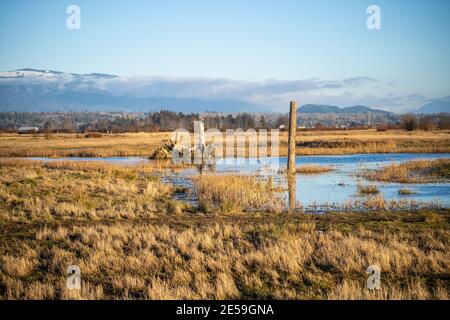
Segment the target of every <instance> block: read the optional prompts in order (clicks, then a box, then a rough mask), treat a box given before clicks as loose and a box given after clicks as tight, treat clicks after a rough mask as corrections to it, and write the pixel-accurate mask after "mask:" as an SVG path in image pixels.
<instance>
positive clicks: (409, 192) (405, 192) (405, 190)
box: [398, 188, 415, 195]
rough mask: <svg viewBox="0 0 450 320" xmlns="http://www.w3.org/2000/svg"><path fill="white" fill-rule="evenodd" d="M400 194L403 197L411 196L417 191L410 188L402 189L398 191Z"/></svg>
mask: <svg viewBox="0 0 450 320" xmlns="http://www.w3.org/2000/svg"><path fill="white" fill-rule="evenodd" d="M398 194H401V195H410V194H415V191H414V190H411V189H409V188H401V189H399V190H398Z"/></svg>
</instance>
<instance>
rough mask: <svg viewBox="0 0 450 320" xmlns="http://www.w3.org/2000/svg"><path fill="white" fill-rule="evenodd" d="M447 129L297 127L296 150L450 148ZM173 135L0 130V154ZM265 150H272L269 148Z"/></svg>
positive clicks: (114, 145) (283, 146)
mask: <svg viewBox="0 0 450 320" xmlns="http://www.w3.org/2000/svg"><path fill="white" fill-rule="evenodd" d="M449 133H450V132H449V131H430V132H424V131H416V132H406V131H402V130H393V131H385V132H377V131H376V130H355V131H312V132H298V134H297V145H298V147H297V154H299V155H326V154H336V155H338V154H355V153H404V152H413V153H420V152H426V153H434V152H449V151H450V138H449ZM171 135H172V133H127V134H111V135H107V134H104V135H102V136H101V137H99V138H96V139H86V138H85V137H84V135H76V134H58V135H52V136H50V137H46V136H45V135H18V134H0V157H31V156H34V157H38V156H42V157H71V156H72V157H114V156H150V155H151V154H152V153H153V151H154V150H155V149H156V148H157V147H159V146H160V145H161V143H162V142H164V141H169V139H170V138H171ZM218 142H220V140H219V141H218ZM256 144H257V143H256ZM256 144H255V145H256ZM223 145H225V143H223ZM247 149H248V142H247V143H246V151H242V150H237V151H236V152H247V153H248V150H247ZM268 154H269V155H270V154H271V151H270V148H269V150H268ZM285 155H287V133H286V132H281V133H280V156H285Z"/></svg>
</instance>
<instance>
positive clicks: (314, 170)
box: [295, 165, 333, 174]
mask: <svg viewBox="0 0 450 320" xmlns="http://www.w3.org/2000/svg"><path fill="white" fill-rule="evenodd" d="M332 170H333V167H329V166H319V165H303V166H299V167H297V168H296V169H295V171H296V172H297V173H301V174H320V173H327V172H330V171H332Z"/></svg>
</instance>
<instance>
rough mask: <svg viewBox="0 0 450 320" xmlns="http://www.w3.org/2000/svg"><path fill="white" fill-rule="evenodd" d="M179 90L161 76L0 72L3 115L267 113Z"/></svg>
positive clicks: (34, 70)
mask: <svg viewBox="0 0 450 320" xmlns="http://www.w3.org/2000/svg"><path fill="white" fill-rule="evenodd" d="M176 86H177V83H175V82H174V81H173V80H171V79H162V78H134V77H119V76H116V75H109V74H102V73H90V74H75V73H65V72H60V71H52V70H37V69H20V70H14V71H7V72H0V112H6V111H8V112H14V111H17V112H54V111H85V110H88V111H125V112H132V111H140V112H142V111H144V112H146V111H154V110H160V109H166V110H172V111H184V112H204V111H211V110H220V111H222V112H254V111H258V112H261V110H264V107H261V106H256V105H254V104H252V103H248V102H245V101H235V100H228V99H222V98H216V97H208V96H207V95H205V96H204V97H200V98H199V97H198V95H196V96H190V95H191V93H190V92H183V91H182V90H180V89H179V88H176ZM191 87H192V86H191ZM194 89H195V90H201V89H202V88H194ZM190 91H192V88H190Z"/></svg>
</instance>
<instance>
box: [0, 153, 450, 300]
mask: <svg viewBox="0 0 450 320" xmlns="http://www.w3.org/2000/svg"><path fill="white" fill-rule="evenodd" d="M160 177H161V172H160V171H159V168H158V167H154V166H153V165H147V166H141V167H138V168H127V167H120V166H115V165H110V164H101V163H70V162H65V161H58V162H55V163H51V164H45V163H41V162H31V161H13V160H2V161H0V299H183V298H184V299H257V298H258V299H448V298H449V295H450V282H449V276H450V256H449V255H448V252H449V250H450V210H448V209H445V210H434V209H428V210H400V211H395V212H393V211H390V210H384V209H379V210H375V211H367V212H357V213H346V212H340V213H331V212H330V213H327V214H320V215H307V214H300V213H299V214H286V213H284V212H279V211H277V210H274V211H272V212H267V211H266V210H262V209H261V210H258V211H255V212H245V211H243V210H242V209H243V208H244V207H245V206H247V205H249V204H250V205H252V206H253V205H254V204H266V203H267V201H269V199H272V203H275V202H276V201H275V198H273V197H274V196H275V194H271V193H270V192H268V193H267V195H264V194H262V192H261V190H262V189H261V188H262V187H264V188H266V187H267V185H266V184H267V183H269V184H270V182H267V181H266V182H264V181H260V180H258V179H256V178H255V177H252V176H231V177H218V176H213V177H208V176H204V177H203V178H202V179H206V180H203V181H202V180H201V179H200V180H199V181H198V182H197V192H199V193H200V194H199V196H200V197H204V198H203V202H205V203H206V206H209V208H211V209H210V210H206V211H204V210H203V207H204V205H199V206H196V205H190V204H187V203H183V202H179V201H177V200H174V199H173V198H172V196H173V195H174V194H176V193H178V192H180V190H177V188H174V187H172V186H170V185H167V184H163V183H161V182H160ZM207 179H215V181H220V183H218V186H217V187H214V188H209V189H208V188H206V187H205V186H206V185H205V183H207V182H208V181H207ZM271 188H273V186H272V187H271ZM269 190H270V188H269ZM230 201H233V206H228V205H223V204H226V203H227V202H230ZM367 201H369V200H367ZM370 201H374V202H375V203H376V201H380V200H376V199H375V200H370ZM383 201H384V200H383ZM211 205H215V206H211ZM222 205H223V206H222ZM375 205H376V204H375ZM377 208H378V207H377ZM69 265H78V266H79V267H80V269H81V277H82V289H81V291H73V290H68V289H67V288H66V279H67V275H66V270H67V267H68V266H69ZM370 265H378V266H379V267H380V268H381V272H382V275H381V289H380V290H375V291H371V290H368V289H367V288H366V280H367V277H368V275H367V273H366V270H367V268H368V267H369V266H370Z"/></svg>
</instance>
